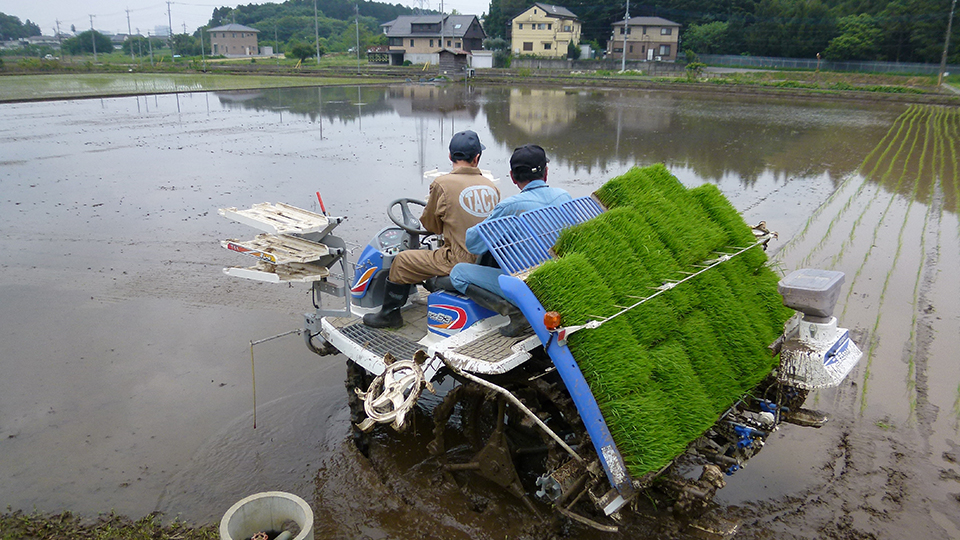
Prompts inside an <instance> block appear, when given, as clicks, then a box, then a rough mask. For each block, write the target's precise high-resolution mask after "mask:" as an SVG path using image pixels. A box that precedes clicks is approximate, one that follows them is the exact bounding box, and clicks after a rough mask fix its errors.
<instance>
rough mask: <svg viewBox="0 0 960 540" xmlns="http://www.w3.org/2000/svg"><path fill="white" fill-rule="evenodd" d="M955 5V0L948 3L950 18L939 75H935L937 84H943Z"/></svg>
mask: <svg viewBox="0 0 960 540" xmlns="http://www.w3.org/2000/svg"><path fill="white" fill-rule="evenodd" d="M956 7H957V0H953V2H952V3H951V4H950V18H949V19H947V37H946V38H945V39H944V43H943V56H941V57H940V76H939V77H937V86H940V85H941V84H943V72H944V71H946V69H947V49H949V48H950V32H951V30H953V10H954V9H956Z"/></svg>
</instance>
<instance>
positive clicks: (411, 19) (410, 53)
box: [380, 14, 487, 65]
mask: <svg viewBox="0 0 960 540" xmlns="http://www.w3.org/2000/svg"><path fill="white" fill-rule="evenodd" d="M380 27H381V28H382V29H383V33H384V35H386V36H387V46H388V47H389V54H390V64H391V65H399V64H402V63H403V62H404V60H409V61H410V62H411V63H414V64H426V63H428V62H429V63H431V64H434V65H436V64H438V63H439V62H440V51H441V50H444V49H449V50H456V51H462V52H464V53H465V52H469V51H472V50H479V49H481V48H483V40H484V38H486V37H487V34H486V32H484V31H483V28H482V27H481V26H480V20H479V19H477V16H476V15H446V14H444V15H402V16H400V17H397V18H396V19H394V20H392V21H390V22H387V23H383V24H381V25H380Z"/></svg>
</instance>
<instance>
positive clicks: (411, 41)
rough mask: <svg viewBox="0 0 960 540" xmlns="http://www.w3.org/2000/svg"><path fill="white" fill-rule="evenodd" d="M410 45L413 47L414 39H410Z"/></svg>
mask: <svg viewBox="0 0 960 540" xmlns="http://www.w3.org/2000/svg"><path fill="white" fill-rule="evenodd" d="M410 46H411V47H413V40H412V39H411V40H410Z"/></svg>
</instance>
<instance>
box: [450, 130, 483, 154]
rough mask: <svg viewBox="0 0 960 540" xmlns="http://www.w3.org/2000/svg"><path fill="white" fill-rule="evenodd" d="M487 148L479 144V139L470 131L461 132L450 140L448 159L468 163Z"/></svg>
mask: <svg viewBox="0 0 960 540" xmlns="http://www.w3.org/2000/svg"><path fill="white" fill-rule="evenodd" d="M486 149H487V147H486V146H484V145H482V144H480V137H478V136H477V134H476V133H474V132H473V131H470V130H469V129H468V130H466V131H461V132H460V133H457V134H456V135H454V136H453V138H452V139H450V157H451V158H453V160H454V161H470V160H471V159H473V158H474V156H476V155H477V154H479V153H480V152H483V151H484V150H486Z"/></svg>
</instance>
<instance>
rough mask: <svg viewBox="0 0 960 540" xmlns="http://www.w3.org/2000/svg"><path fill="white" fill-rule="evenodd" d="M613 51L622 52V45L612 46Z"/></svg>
mask: <svg viewBox="0 0 960 540" xmlns="http://www.w3.org/2000/svg"><path fill="white" fill-rule="evenodd" d="M613 52H615V53H622V52H623V47H614V48H613Z"/></svg>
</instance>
